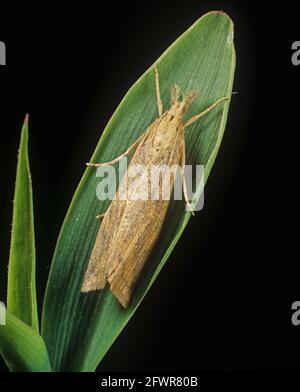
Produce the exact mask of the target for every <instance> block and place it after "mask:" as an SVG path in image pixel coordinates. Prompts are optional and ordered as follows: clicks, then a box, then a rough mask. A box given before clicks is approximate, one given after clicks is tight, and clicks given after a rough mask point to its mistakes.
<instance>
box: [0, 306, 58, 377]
mask: <svg viewBox="0 0 300 392" xmlns="http://www.w3.org/2000/svg"><path fill="white" fill-rule="evenodd" d="M0 354H1V355H2V356H3V358H4V360H5V362H6V364H7V366H8V368H9V369H10V371H12V372H17V371H18V372H49V371H51V367H50V362H49V357H48V353H47V349H46V345H45V343H44V341H43V339H42V337H41V336H40V335H38V334H37V333H36V332H35V331H34V329H33V328H31V327H29V326H28V325H27V324H25V323H24V322H22V321H21V320H19V319H18V318H17V317H15V316H14V315H12V314H11V313H10V312H8V311H7V312H6V325H0Z"/></svg>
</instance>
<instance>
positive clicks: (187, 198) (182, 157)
mask: <svg viewBox="0 0 300 392" xmlns="http://www.w3.org/2000/svg"><path fill="white" fill-rule="evenodd" d="M184 169H185V141H184V140H183V145H182V156H181V177H182V188H183V195H184V199H185V202H186V205H187V206H188V209H189V211H190V212H191V213H192V215H195V213H194V211H193V207H192V205H191V203H190V201H189V196H188V192H187V186H186V180H185V175H184Z"/></svg>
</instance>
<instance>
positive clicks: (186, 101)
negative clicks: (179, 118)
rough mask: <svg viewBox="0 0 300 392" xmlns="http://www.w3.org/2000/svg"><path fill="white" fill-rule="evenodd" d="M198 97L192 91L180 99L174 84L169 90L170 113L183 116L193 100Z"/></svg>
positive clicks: (178, 91) (196, 92)
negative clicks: (177, 113)
mask: <svg viewBox="0 0 300 392" xmlns="http://www.w3.org/2000/svg"><path fill="white" fill-rule="evenodd" d="M198 95H199V92H198V91H195V90H192V91H190V92H189V93H188V94H187V95H186V96H184V97H181V93H180V89H179V87H178V86H177V85H176V84H175V85H174V86H173V87H172V89H171V109H170V110H171V111H174V113H176V112H179V113H180V114H181V115H183V114H184V113H185V112H186V111H187V110H188V108H189V107H190V105H191V103H192V102H193V100H194V99H195V98H196V97H197V96H198Z"/></svg>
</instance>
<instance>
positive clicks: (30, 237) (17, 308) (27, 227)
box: [7, 116, 38, 332]
mask: <svg viewBox="0 0 300 392" xmlns="http://www.w3.org/2000/svg"><path fill="white" fill-rule="evenodd" d="M7 309H8V310H9V311H10V312H11V313H12V314H14V315H15V316H17V317H18V318H19V319H21V320H22V321H24V322H25V323H26V324H28V325H29V326H31V327H32V328H34V329H35V330H36V331H37V332H38V314H37V302H36V288H35V239H34V221H33V203H32V188H31V176H30V169H29V160H28V116H26V118H25V121H24V124H23V128H22V134H21V142H20V148H19V155H18V164H17V177H16V186H15V195H14V208H13V222H12V236H11V245H10V256H9V267H8V289H7Z"/></svg>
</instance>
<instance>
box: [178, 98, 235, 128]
mask: <svg viewBox="0 0 300 392" xmlns="http://www.w3.org/2000/svg"><path fill="white" fill-rule="evenodd" d="M228 99H229V97H223V98H221V99H218V100H217V101H216V102H214V103H213V104H212V105H210V106H209V107H208V108H206V109H205V110H203V112H201V113H199V114H196V115H195V116H193V117H191V118H190V119H189V120H188V121H187V122H186V123H185V124H184V126H185V127H188V126H189V125H191V124H193V123H194V122H195V121H197V120H199V118H201V117H203V116H205V115H206V114H207V113H209V112H210V111H211V110H212V109H213V108H215V107H216V106H218V105H219V104H220V103H222V102H224V101H227V100H228Z"/></svg>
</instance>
